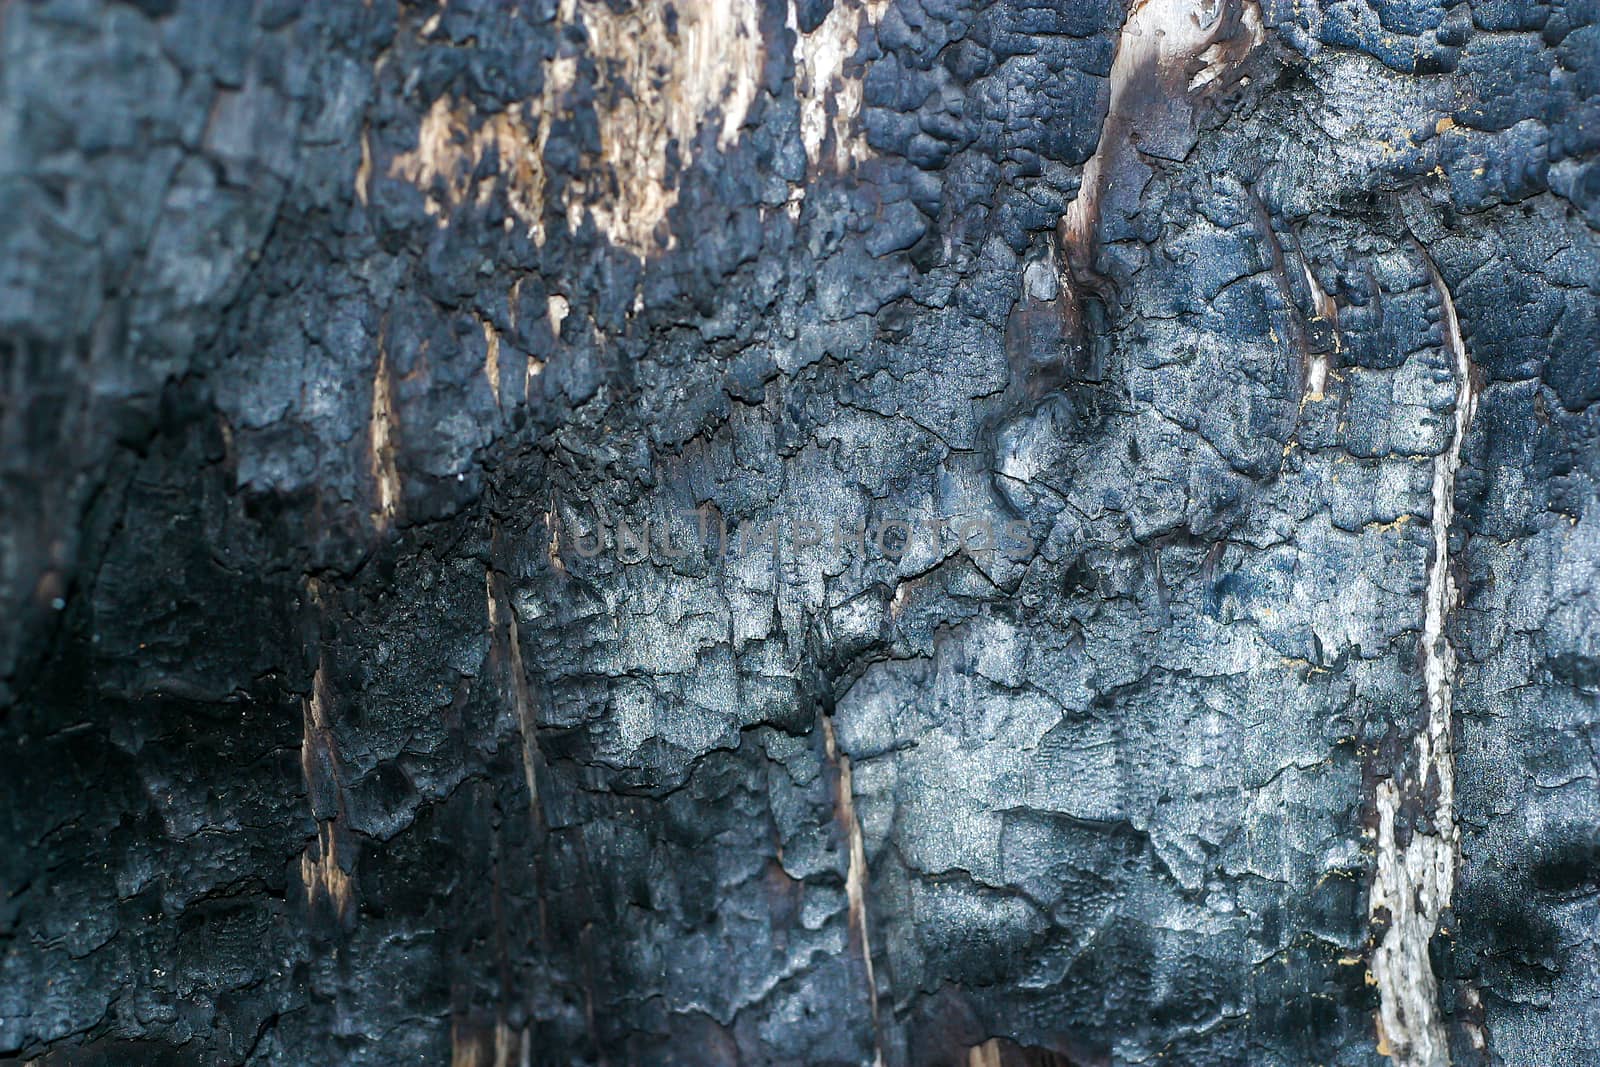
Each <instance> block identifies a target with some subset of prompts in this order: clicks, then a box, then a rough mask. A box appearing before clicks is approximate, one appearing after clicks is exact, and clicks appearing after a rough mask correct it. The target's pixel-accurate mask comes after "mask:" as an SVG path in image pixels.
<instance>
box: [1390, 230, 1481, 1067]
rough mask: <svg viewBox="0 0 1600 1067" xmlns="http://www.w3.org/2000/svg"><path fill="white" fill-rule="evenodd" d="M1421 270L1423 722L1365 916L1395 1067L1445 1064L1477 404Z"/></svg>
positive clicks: (1435, 278)
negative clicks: (1428, 300)
mask: <svg viewBox="0 0 1600 1067" xmlns="http://www.w3.org/2000/svg"><path fill="white" fill-rule="evenodd" d="M1424 257H1425V254H1424ZM1427 271H1428V278H1429V282H1430V284H1431V285H1432V287H1433V289H1434V291H1435V292H1436V293H1437V294H1438V299H1439V302H1440V305H1441V308H1442V316H1441V321H1440V328H1441V330H1442V333H1443V341H1444V350H1445V353H1446V356H1447V358H1448V361H1449V372H1450V379H1451V382H1452V384H1453V385H1454V393H1455V396H1454V403H1453V410H1452V411H1451V431H1450V439H1449V442H1448V444H1447V446H1446V448H1445V450H1444V451H1443V452H1441V453H1440V454H1439V455H1438V456H1436V457H1434V460H1433V480H1432V483H1431V485H1432V508H1433V513H1432V514H1433V518H1432V521H1431V523H1430V535H1431V541H1432V544H1431V558H1430V560H1429V563H1428V581H1427V587H1426V592H1425V596H1426V601H1425V603H1424V609H1423V626H1422V672H1423V691H1424V696H1425V699H1426V701H1427V718H1426V720H1425V722H1424V724H1423V728H1422V729H1421V730H1420V731H1418V733H1417V736H1416V738H1415V742H1414V749H1415V763H1414V765H1412V766H1407V767H1404V768H1402V769H1401V770H1402V774H1403V775H1404V777H1403V778H1402V779H1401V780H1400V781H1399V782H1397V781H1396V780H1395V779H1392V778H1391V779H1385V780H1383V781H1380V782H1379V783H1378V786H1377V796H1376V803H1377V809H1378V854H1377V871H1376V874H1375V876H1374V880H1373V885H1372V896H1371V910H1372V912H1373V915H1374V917H1375V919H1376V920H1377V921H1379V922H1380V923H1381V924H1382V930H1383V933H1382V936H1381V940H1380V941H1379V943H1378V946H1377V948H1376V949H1375V950H1374V952H1373V957H1372V973H1373V976H1374V978H1375V979H1376V980H1377V984H1378V992H1379V996H1380V997H1381V998H1382V1000H1381V1002H1380V1005H1379V1015H1378V1035H1379V1048H1380V1050H1382V1051H1384V1052H1387V1053H1388V1054H1389V1056H1390V1057H1391V1058H1392V1059H1393V1060H1394V1062H1395V1063H1397V1064H1401V1065H1403V1067H1443V1065H1446V1064H1448V1063H1449V1062H1450V1051H1449V1040H1448V1037H1447V1035H1446V1031H1445V1025H1444V1021H1443V1019H1442V1017H1441V1012H1440V1004H1439V982H1438V979H1437V977H1436V976H1435V975H1434V972H1433V964H1432V962H1431V960H1430V959H1429V955H1428V949H1429V945H1430V943H1431V942H1432V940H1433V937H1434V935H1435V934H1436V933H1437V932H1438V930H1439V923H1440V919H1441V917H1442V915H1443V913H1444V912H1445V910H1446V909H1448V908H1449V907H1450V900H1451V896H1452V894H1453V893H1454V891H1455V881H1456V866H1457V862H1458V860H1457V857H1458V854H1459V851H1460V848H1461V839H1460V832H1459V830H1458V828H1457V826H1456V812H1455V793H1456V768H1455V753H1454V751H1453V737H1454V731H1455V724H1454V722H1453V719H1452V686H1453V685H1454V684H1455V676H1456V654H1455V649H1454V648H1453V647H1452V646H1451V644H1450V637H1449V634H1448V632H1447V628H1448V626H1449V623H1450V616H1451V610H1452V608H1453V606H1454V604H1455V602H1456V588H1455V581H1454V579H1453V577H1452V576H1451V557H1450V524H1451V520H1452V518H1453V517H1454V514H1455V489H1456V475H1457V472H1458V471H1459V469H1460V467H1461V450H1462V447H1463V446H1464V444H1465V442H1466V438H1467V428H1468V426H1469V425H1470V424H1471V422H1472V412H1473V408H1474V405H1475V404H1476V402H1477V397H1476V396H1475V394H1474V392H1473V385H1472V377H1473V371H1472V361H1471V360H1470V359H1469V358H1468V356H1467V349H1466V344H1465V342H1464V341H1463V340H1462V338H1461V326H1460V322H1459V320H1458V319H1457V317H1456V310H1455V301H1454V300H1453V299H1452V298H1451V296H1450V290H1449V289H1448V288H1447V287H1446V285H1445V283H1444V279H1443V278H1441V277H1440V276H1439V272H1438V269H1437V268H1436V267H1435V266H1434V265H1433V262H1432V261H1431V260H1428V261H1427ZM1402 790H1405V791H1406V793H1407V800H1408V801H1409V802H1411V803H1414V804H1422V805H1424V809H1423V813H1422V816H1423V819H1424V820H1425V822H1426V825H1418V826H1416V827H1415V828H1414V829H1413V831H1412V835H1411V838H1410V840H1409V841H1406V842H1405V843H1404V844H1399V843H1397V841H1396V836H1395V832H1396V821H1397V816H1398V815H1399V810H1400V805H1401V802H1402V801H1401V792H1402ZM1430 794H1431V796H1430ZM1430 801H1431V803H1430Z"/></svg>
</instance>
